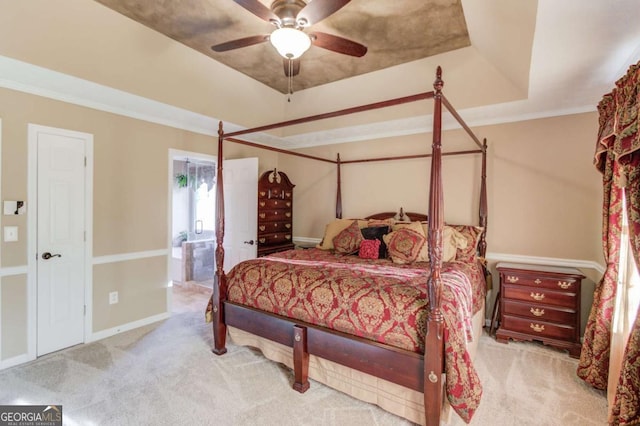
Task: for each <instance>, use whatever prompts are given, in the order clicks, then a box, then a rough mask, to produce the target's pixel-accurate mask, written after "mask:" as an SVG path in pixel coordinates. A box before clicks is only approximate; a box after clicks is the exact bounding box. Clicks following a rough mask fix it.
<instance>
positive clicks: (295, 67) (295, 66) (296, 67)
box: [282, 58, 300, 77]
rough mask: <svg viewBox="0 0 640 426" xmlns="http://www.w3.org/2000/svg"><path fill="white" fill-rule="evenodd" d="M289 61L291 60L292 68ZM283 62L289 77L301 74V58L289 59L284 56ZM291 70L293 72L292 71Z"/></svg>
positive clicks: (286, 74)
mask: <svg viewBox="0 0 640 426" xmlns="http://www.w3.org/2000/svg"><path fill="white" fill-rule="evenodd" d="M289 61H291V68H289ZM282 63H283V65H284V75H285V76H287V77H289V76H291V77H295V76H296V75H298V74H300V59H299V58H298V59H293V60H291V59H287V58H282ZM290 71H291V72H290Z"/></svg>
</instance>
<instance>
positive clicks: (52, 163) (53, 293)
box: [36, 127, 86, 356]
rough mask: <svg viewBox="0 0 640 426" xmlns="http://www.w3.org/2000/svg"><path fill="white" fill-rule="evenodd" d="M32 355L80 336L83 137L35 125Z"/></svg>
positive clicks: (80, 339)
mask: <svg viewBox="0 0 640 426" xmlns="http://www.w3.org/2000/svg"><path fill="white" fill-rule="evenodd" d="M36 132H37V133H36V137H37V155H38V159H37V162H38V166H37V170H38V178H37V194H38V201H37V289H38V290H37V354H38V356H40V355H44V354H47V353H50V352H53V351H57V350H59V349H62V348H66V347H69V346H73V345H76V344H78V343H82V342H83V341H84V268H85V256H84V253H85V246H84V245H85V148H86V146H85V139H84V138H82V137H74V136H73V135H74V133H73V132H65V131H63V130H60V131H58V130H57V129H49V128H40V127H39V128H38V129H37V130H36Z"/></svg>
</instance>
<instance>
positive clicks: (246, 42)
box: [211, 35, 269, 52]
mask: <svg viewBox="0 0 640 426" xmlns="http://www.w3.org/2000/svg"><path fill="white" fill-rule="evenodd" d="M267 40H269V36H268V35H255V36H251V37H245V38H239V39H237V40H231V41H227V42H224V43H220V44H216V45H215V46H211V49H212V50H213V51H214V52H226V51H227V50H233V49H239V48H241V47H247V46H253V45H254V44H259V43H263V42H265V41H267Z"/></svg>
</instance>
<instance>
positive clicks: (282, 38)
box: [269, 27, 311, 59]
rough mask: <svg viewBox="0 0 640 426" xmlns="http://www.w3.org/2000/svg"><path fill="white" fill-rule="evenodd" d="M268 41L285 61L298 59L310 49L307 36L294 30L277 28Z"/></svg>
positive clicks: (309, 41)
mask: <svg viewBox="0 0 640 426" xmlns="http://www.w3.org/2000/svg"><path fill="white" fill-rule="evenodd" d="M269 40H270V41H271V44H272V45H273V47H275V48H276V50H277V51H278V53H279V54H280V55H281V56H282V57H283V58H287V59H296V58H299V57H300V56H302V54H303V53H304V52H306V51H307V50H308V49H309V47H311V39H310V38H309V36H308V35H307V34H305V33H304V32H302V31H300V30H298V29H295V28H286V27H285V28H278V29H277V30H275V31H274V32H272V33H271V36H270V37H269Z"/></svg>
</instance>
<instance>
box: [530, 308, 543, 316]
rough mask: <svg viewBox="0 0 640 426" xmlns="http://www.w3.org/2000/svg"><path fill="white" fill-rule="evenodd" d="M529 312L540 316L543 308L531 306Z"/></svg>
mask: <svg viewBox="0 0 640 426" xmlns="http://www.w3.org/2000/svg"><path fill="white" fill-rule="evenodd" d="M529 312H531V313H532V314H533V315H535V316H537V317H541V316H543V315H544V309H538V308H531V309H530V310H529Z"/></svg>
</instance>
